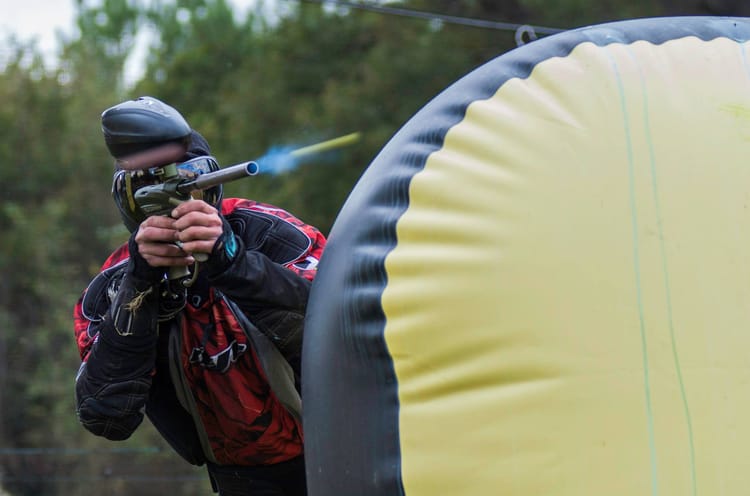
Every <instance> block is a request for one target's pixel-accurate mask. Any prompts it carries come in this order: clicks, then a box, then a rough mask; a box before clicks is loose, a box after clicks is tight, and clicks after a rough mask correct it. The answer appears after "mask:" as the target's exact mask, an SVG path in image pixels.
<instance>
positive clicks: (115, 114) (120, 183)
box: [102, 97, 223, 232]
mask: <svg viewBox="0 0 750 496" xmlns="http://www.w3.org/2000/svg"><path fill="white" fill-rule="evenodd" d="M102 131H103V133H104V141H105V143H106V144H107V148H108V149H109V151H110V153H111V154H112V156H113V157H114V158H115V159H116V162H115V166H116V169H117V170H115V174H114V177H113V180H112V196H113V198H114V201H115V205H116V206H117V209H118V210H119V212H120V217H121V218H122V221H123V223H124V224H125V227H127V229H128V230H129V231H130V232H134V231H136V230H137V229H138V225H139V224H140V223H141V222H143V220H144V219H145V218H146V214H145V213H144V212H143V211H142V210H141V208H140V207H139V206H138V203H137V202H136V200H135V192H136V191H137V190H138V189H139V188H142V187H143V186H147V185H153V184H157V183H161V182H163V178H164V175H163V173H164V170H163V169H162V167H163V166H166V165H170V164H175V165H176V169H177V173H178V174H179V175H180V176H182V177H185V178H192V177H195V176H197V175H200V174H204V173H206V172H213V171H216V170H219V165H218V163H217V162H216V159H214V158H213V157H212V156H211V150H210V148H209V146H208V143H207V142H206V140H205V139H204V138H203V136H201V135H200V134H199V133H198V132H197V131H194V130H192V129H191V128H190V126H188V124H187V122H186V121H185V119H184V118H183V117H182V115H180V113H179V112H177V110H175V109H174V108H172V107H170V106H169V105H167V104H165V103H163V102H161V101H159V100H157V99H155V98H151V97H140V98H138V99H136V100H130V101H127V102H124V103H121V104H119V105H115V106H114V107H111V108H109V109H107V110H105V111H104V112H103V113H102ZM164 150H166V151H167V153H166V154H165V153H159V152H160V151H164ZM193 196H194V197H198V198H200V199H202V200H204V201H206V202H207V203H210V204H211V205H213V206H215V207H216V208H220V205H221V199H222V196H223V188H222V186H221V185H217V186H213V187H211V188H208V189H206V190H205V191H199V192H195V193H193Z"/></svg>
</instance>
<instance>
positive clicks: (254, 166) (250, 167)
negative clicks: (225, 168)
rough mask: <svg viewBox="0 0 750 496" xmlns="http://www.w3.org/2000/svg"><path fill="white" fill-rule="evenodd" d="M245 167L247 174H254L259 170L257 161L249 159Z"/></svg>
mask: <svg viewBox="0 0 750 496" xmlns="http://www.w3.org/2000/svg"><path fill="white" fill-rule="evenodd" d="M245 169H246V170H247V174H248V175H249V176H254V175H256V174H257V173H258V172H260V165H258V162H255V161H252V160H251V161H250V162H248V163H247V166H246V167H245Z"/></svg>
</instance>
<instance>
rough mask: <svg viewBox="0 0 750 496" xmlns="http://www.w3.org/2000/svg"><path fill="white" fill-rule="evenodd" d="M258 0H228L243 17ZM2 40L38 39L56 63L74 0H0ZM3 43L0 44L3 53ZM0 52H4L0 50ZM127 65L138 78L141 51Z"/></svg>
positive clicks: (130, 76)
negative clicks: (11, 37) (59, 43)
mask: <svg viewBox="0 0 750 496" xmlns="http://www.w3.org/2000/svg"><path fill="white" fill-rule="evenodd" d="M255 3H256V0H229V4H230V5H234V6H235V8H236V9H237V13H238V15H239V16H241V17H239V18H243V17H244V15H245V13H246V12H247V9H249V8H252V7H253V5H255ZM0 13H2V14H1V15H0V43H2V42H4V41H5V40H6V39H7V37H8V36H9V35H13V36H15V37H16V38H18V39H20V40H22V41H25V42H28V41H31V40H36V42H37V46H38V48H39V50H40V51H41V53H42V54H43V55H44V57H45V59H46V60H47V61H48V63H50V64H54V59H55V54H56V53H57V52H58V46H57V40H58V33H61V34H63V35H65V36H66V37H71V36H73V34H74V31H75V22H74V15H75V7H74V0H0ZM1 51H2V46H1V45H0V52H1ZM0 55H2V54H1V53H0ZM134 58H135V59H136V60H133V61H131V62H130V64H129V65H130V67H129V68H127V67H126V80H130V81H132V80H134V79H135V78H137V77H138V68H137V65H138V60H137V58H138V54H137V53H136V54H135V56H134Z"/></svg>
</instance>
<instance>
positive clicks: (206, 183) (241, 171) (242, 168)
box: [177, 160, 260, 194]
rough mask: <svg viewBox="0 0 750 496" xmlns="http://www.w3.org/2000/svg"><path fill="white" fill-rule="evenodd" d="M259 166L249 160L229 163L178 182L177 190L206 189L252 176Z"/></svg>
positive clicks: (188, 191)
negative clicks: (180, 182)
mask: <svg viewBox="0 0 750 496" xmlns="http://www.w3.org/2000/svg"><path fill="white" fill-rule="evenodd" d="M259 170H260V167H259V166H258V163H257V162H255V161H253V160H250V161H248V162H242V163H239V164H236V165H231V166H229V167H225V168H223V169H219V170H217V171H215V172H208V173H206V174H201V175H200V176H198V177H197V178H195V179H194V180H192V181H189V182H186V183H183V184H180V185H179V186H178V187H177V190H178V191H179V192H180V193H182V194H188V193H190V192H191V191H195V190H197V189H208V188H211V187H213V186H218V185H219V184H224V183H227V182H229V181H235V180H237V179H242V178H243V177H248V176H254V175H256V174H257V173H258V171H259Z"/></svg>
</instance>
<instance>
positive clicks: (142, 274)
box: [128, 230, 165, 289]
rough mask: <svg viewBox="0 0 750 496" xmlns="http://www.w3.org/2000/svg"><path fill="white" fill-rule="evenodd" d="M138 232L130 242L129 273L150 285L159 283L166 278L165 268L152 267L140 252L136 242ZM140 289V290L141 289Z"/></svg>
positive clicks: (131, 236)
mask: <svg viewBox="0 0 750 496" xmlns="http://www.w3.org/2000/svg"><path fill="white" fill-rule="evenodd" d="M137 233H138V231H137V230H136V231H135V232H134V233H133V234H131V235H130V239H129V240H128V252H130V263H129V264H128V273H130V274H131V275H132V276H133V277H134V278H135V279H137V280H138V281H140V282H146V283H150V284H154V283H158V282H160V281H161V280H162V279H163V278H164V272H165V269H164V267H151V266H150V265H149V264H148V262H147V261H146V259H145V258H143V257H142V256H141V254H140V252H139V251H138V243H136V242H135V235H136V234H137ZM139 289H140V288H139Z"/></svg>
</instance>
